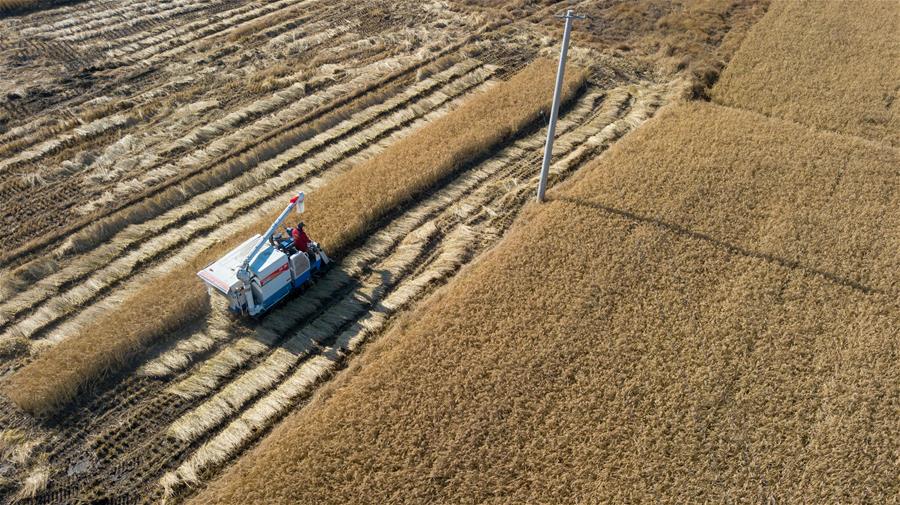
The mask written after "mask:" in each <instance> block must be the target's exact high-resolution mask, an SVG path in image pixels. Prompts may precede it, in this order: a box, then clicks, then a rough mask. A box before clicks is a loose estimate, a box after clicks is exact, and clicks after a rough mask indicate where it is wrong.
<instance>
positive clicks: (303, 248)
mask: <svg viewBox="0 0 900 505" xmlns="http://www.w3.org/2000/svg"><path fill="white" fill-rule="evenodd" d="M291 238H293V239H294V247H296V248H297V250H298V251H300V252H309V251H308V249H309V235H307V234H306V230H304V229H303V221H300V222H299V223H297V227H296V228H294V230H293V231H292V232H291Z"/></svg>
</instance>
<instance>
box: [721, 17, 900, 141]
mask: <svg viewBox="0 0 900 505" xmlns="http://www.w3.org/2000/svg"><path fill="white" fill-rule="evenodd" d="M898 63H900V7H898V5H897V2H891V1H888V2H885V1H882V0H859V1H852V2H851V1H845V0H835V1H830V2H817V1H815V0H811V1H791V2H778V3H776V4H775V5H774V6H773V7H772V9H771V10H770V11H769V12H768V14H767V15H766V16H765V17H764V18H763V19H762V20H761V21H760V22H759V24H757V25H756V26H755V27H754V29H753V30H751V31H750V33H749V34H748V35H747V40H746V43H745V44H744V45H743V46H742V47H741V49H740V51H738V53H737V55H736V56H735V57H734V59H733V61H732V63H731V65H729V67H728V69H727V70H726V71H725V72H724V73H723V75H722V79H721V81H719V82H718V83H717V84H716V86H715V89H714V90H713V97H714V99H715V100H716V101H717V102H719V103H723V104H726V105H730V106H733V107H740V108H744V109H749V110H755V111H757V112H761V113H763V114H766V115H769V116H776V117H781V118H785V119H790V120H791V121H797V122H799V123H803V124H806V125H810V126H813V127H816V128H821V129H826V130H832V131H837V132H841V133H847V134H851V135H859V136H861V137H865V138H868V139H871V140H877V141H882V142H888V143H890V144H892V145H894V146H895V147H900V133H898V132H900V114H898V113H897V107H898V105H897V102H898V99H900V86H898V82H900V64H898Z"/></svg>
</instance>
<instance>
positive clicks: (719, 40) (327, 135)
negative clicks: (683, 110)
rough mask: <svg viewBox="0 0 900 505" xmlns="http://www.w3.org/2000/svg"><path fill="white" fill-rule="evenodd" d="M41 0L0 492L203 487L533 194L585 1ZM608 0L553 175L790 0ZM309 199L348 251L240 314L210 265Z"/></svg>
mask: <svg viewBox="0 0 900 505" xmlns="http://www.w3.org/2000/svg"><path fill="white" fill-rule="evenodd" d="M21 3H22V5H19V3H18V2H7V3H6V4H3V5H0V197H2V198H0V202H2V203H0V218H2V222H3V226H2V227H0V240H2V242H3V244H4V246H5V247H4V248H3V250H2V251H0V364H2V366H0V453H2V455H3V462H2V464H0V503H3V504H6V503H9V504H12V503H31V504H68V503H162V502H165V503H184V502H187V501H189V500H200V501H203V500H205V498H204V497H203V496H206V495H198V493H200V492H202V490H203V489H205V488H206V487H207V486H209V485H210V483H211V482H214V481H216V479H217V478H218V477H219V476H221V475H223V474H225V472H227V471H229V470H228V469H229V468H232V467H233V465H234V464H235V462H236V461H238V460H240V459H241V458H242V456H244V455H245V454H248V453H249V451H252V450H253V449H254V447H257V446H260V444H265V443H266V442H265V440H267V439H268V438H269V436H268V435H269V433H270V432H272V431H273V430H279V429H281V427H282V426H283V425H287V424H290V423H293V419H294V417H295V416H296V415H298V414H299V413H304V415H305V412H306V411H307V410H309V409H310V408H312V407H313V406H314V405H315V402H317V401H320V400H318V398H319V397H320V396H321V393H320V392H322V391H325V392H328V391H331V390H332V388H333V386H332V383H333V382H335V381H338V382H340V381H343V380H346V379H344V377H345V376H347V375H355V372H354V370H355V369H356V367H357V363H358V361H359V360H362V359H370V358H367V356H369V354H370V353H371V352H379V351H378V348H379V347H378V346H379V345H380V344H379V343H380V342H381V341H382V340H383V339H384V338H385V337H388V336H389V335H390V334H392V332H393V331H396V328H397V327H399V326H404V325H406V324H407V321H409V318H410V317H411V314H413V313H418V312H417V311H418V310H419V309H418V307H419V306H420V305H422V304H424V305H425V306H428V304H429V303H432V302H426V300H429V299H431V298H433V296H434V294H435V292H439V291H441V289H442V286H444V285H445V284H455V282H456V281H455V279H456V278H457V277H459V276H460V273H461V272H466V271H468V270H470V269H471V265H472V264H473V263H480V262H481V261H482V260H481V258H484V257H490V256H491V255H492V254H493V253H492V251H493V250H495V246H498V244H503V243H505V242H506V235H507V231H508V230H510V229H511V228H512V227H515V226H517V225H516V224H515V223H517V222H518V221H520V212H521V210H522V209H523V208H525V207H526V203H527V202H528V201H529V200H530V199H532V198H533V195H534V188H535V186H536V175H537V169H538V167H539V166H540V162H541V157H542V149H543V146H544V141H545V136H546V130H545V127H546V119H547V114H548V112H549V104H550V93H551V90H552V85H553V78H554V72H555V65H556V59H555V58H556V56H557V54H558V42H559V35H560V30H559V28H560V27H559V25H558V24H555V25H554V24H552V23H548V22H547V19H553V17H552V16H553V15H554V14H556V13H558V12H559V11H560V10H562V9H563V8H564V7H565V5H567V4H565V3H564V2H542V3H522V2H486V3H482V2H448V1H442V0H437V1H429V2H392V1H391V2H389V1H386V0H366V2H343V1H339V2H323V1H321V0H278V1H262V0H225V1H220V2H212V1H205V0H203V1H197V2H174V1H148V0H126V1H122V2H111V1H109V0H84V1H73V2H70V1H65V2H52V1H42V2H21ZM26 3H27V5H24V4H26ZM12 4H16V5H12ZM613 4H619V5H618V6H616V5H613ZM726 4H727V5H726ZM577 7H578V8H583V9H584V10H585V11H590V12H591V13H592V14H596V12H595V11H594V9H595V7H596V6H594V5H593V4H590V3H588V2H582V4H580V5H579V6H577ZM607 7H608V8H609V9H612V10H610V11H604V12H603V15H604V16H606V15H611V17H610V22H612V23H613V25H608V24H602V25H601V24H599V23H596V22H594V21H590V22H588V21H586V22H584V24H582V25H580V27H579V28H577V29H576V36H575V38H574V39H573V45H572V47H571V48H570V62H569V67H568V72H567V82H566V86H565V87H564V91H565V97H564V104H563V107H562V109H561V113H560V120H559V124H558V127H557V131H556V139H555V149H554V157H553V160H552V164H551V175H550V183H551V187H555V186H557V185H559V184H562V183H563V182H564V181H566V180H567V179H569V178H570V177H573V176H576V175H577V174H579V173H581V172H582V171H583V170H584V169H585V167H586V166H587V165H588V164H589V163H590V161H591V160H592V159H594V158H596V157H598V156H600V155H601V154H602V153H604V152H606V151H607V150H608V149H614V148H615V146H617V145H618V144H619V143H620V139H622V138H623V137H626V136H628V135H629V132H631V131H633V130H640V129H641V128H642V125H643V124H644V123H645V122H646V121H648V120H650V119H651V118H653V117H654V116H655V115H656V114H657V111H659V110H660V109H661V108H663V107H665V106H666V105H667V104H670V103H675V102H679V101H682V100H685V99H687V98H690V97H697V96H705V95H707V94H708V92H709V88H710V86H711V85H712V84H713V82H714V80H715V79H713V78H710V77H709V75H708V73H705V70H703V69H705V68H707V67H709V68H713V67H714V68H717V69H721V67H722V66H723V65H724V63H725V62H727V61H728V59H729V58H730V55H731V54H732V53H733V47H732V46H734V44H735V43H734V42H733V41H739V40H743V34H744V33H745V32H746V31H747V30H748V29H749V27H750V25H752V22H753V21H754V20H755V19H757V18H759V17H761V16H762V15H763V14H764V12H765V10H766V7H767V3H765V2H758V3H753V2H723V3H721V4H709V5H706V6H701V7H698V8H696V9H695V8H690V9H685V8H684V6H683V5H681V4H679V3H666V2H647V5H646V6H645V7H642V9H644V10H642V11H634V12H632V11H631V10H630V9H631V7H629V5H628V3H627V2H613V3H612V4H611V5H609V6H607ZM620 11H621V12H620ZM612 14H615V15H612ZM638 18H642V19H643V18H647V20H645V21H643V22H641V23H638V24H635V23H634V21H635V19H638ZM651 18H652V21H650V19H651ZM712 18H715V22H709V21H710V19H712ZM660 20H665V21H660ZM615 23H618V25H616V24H615ZM694 23H696V29H693V31H692V32H691V33H692V35H691V36H692V37H696V39H690V40H687V39H685V40H682V41H681V42H679V43H674V42H673V43H671V44H670V45H668V46H666V47H665V48H663V49H661V48H659V47H655V46H654V44H656V42H653V41H655V40H657V38H658V39H659V40H669V41H672V36H673V35H672V33H673V30H674V31H677V30H678V29H680V28H677V29H673V28H672V27H673V26H677V27H684V26H695V25H694ZM611 26H612V27H614V26H618V30H619V31H617V32H616V31H615V30H613V28H611ZM609 30H613V32H614V33H613V32H610V31H609ZM701 32H702V33H704V34H706V35H705V36H704V37H705V39H704V40H703V41H702V43H700V42H697V41H698V40H700V39H699V37H700V35H699V34H700V33H701ZM613 39H614V40H613ZM626 46H627V47H628V48H629V49H625V47H626ZM676 60H677V61H682V60H683V61H696V62H698V63H692V64H683V65H680V64H678V63H677V62H676ZM673 62H675V63H673ZM701 63H702V64H701ZM297 191H304V192H306V194H307V199H308V200H307V211H306V214H305V215H304V217H303V219H304V220H305V221H306V222H307V226H308V230H309V233H310V235H311V236H312V238H313V239H314V240H317V241H319V242H320V243H321V244H323V245H324V246H325V248H326V250H327V251H328V252H329V254H330V255H331V256H332V258H333V259H334V263H333V264H332V265H331V267H330V268H329V269H327V270H326V271H325V272H323V274H322V276H321V277H320V278H318V279H316V281H315V282H314V283H313V284H311V285H310V286H309V287H308V288H307V289H306V290H305V291H304V292H303V293H301V294H300V295H297V296H292V297H289V298H288V299H287V300H285V301H284V302H283V303H282V304H280V305H279V306H277V307H276V308H274V309H273V310H272V311H271V312H270V313H269V314H267V315H266V316H265V317H263V318H262V319H260V320H258V321H252V320H243V319H240V318H236V317H234V316H232V315H231V314H229V313H228V312H227V311H226V310H225V308H224V307H223V306H222V304H221V303H220V302H221V301H220V300H219V299H217V298H213V299H210V298H209V297H208V296H207V293H206V292H205V290H204V286H203V284H202V283H201V282H200V280H199V279H197V278H196V276H195V275H194V274H195V272H196V271H197V270H199V269H200V268H202V267H203V266H205V265H206V264H207V263H209V262H210V261H211V260H214V259H216V258H218V257H219V256H221V255H222V254H223V253H224V252H227V251H228V250H230V249H231V248H232V247H233V246H234V245H235V244H238V243H241V242H243V240H244V239H245V238H246V236H247V235H248V234H251V233H257V232H261V231H262V229H264V228H265V227H267V225H268V224H269V223H270V221H271V220H272V219H273V217H274V216H275V215H277V214H278V212H279V211H280V210H281V209H282V208H283V206H284V203H285V201H286V199H287V198H289V197H290V196H291V195H294V194H296V192H297ZM786 233H787V231H786ZM498 247H499V246H498ZM846 247H851V245H849V244H848V245H847V246H846ZM826 266H827V265H826ZM826 266H822V267H821V268H826ZM860 282H862V281H860ZM438 296H440V295H438ZM370 344H371V345H370ZM328 394H330V393H328ZM313 398H316V400H313ZM311 401H312V402H313V403H312V404H310V402H311ZM216 486H217V485H216ZM213 488H215V486H214V487H213Z"/></svg>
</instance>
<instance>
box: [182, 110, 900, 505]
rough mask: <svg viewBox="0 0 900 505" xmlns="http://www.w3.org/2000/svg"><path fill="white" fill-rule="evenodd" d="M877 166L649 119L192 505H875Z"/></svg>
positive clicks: (876, 152)
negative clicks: (475, 504)
mask: <svg viewBox="0 0 900 505" xmlns="http://www.w3.org/2000/svg"><path fill="white" fill-rule="evenodd" d="M897 159H898V152H897V150H895V149H891V148H888V147H885V146H880V145H876V144H873V143H870V142H866V141H862V140H859V139H856V138H848V137H844V136H840V135H836V134H831V133H814V132H811V131H810V130H808V129H806V128H804V127H801V126H798V125H794V124H790V123H787V122H783V121H781V120H774V119H768V118H764V117H762V116H758V115H756V114H754V113H750V112H745V111H737V110H731V109H725V108H722V107H718V106H714V105H709V104H689V105H684V106H681V107H679V108H674V109H669V110H667V111H666V112H664V113H662V114H660V115H659V116H657V118H656V119H654V120H651V121H650V122H648V123H647V124H646V125H645V126H644V127H643V128H642V129H639V130H637V131H635V132H634V133H632V134H631V135H630V136H628V137H625V138H624V139H623V140H621V141H620V142H619V143H618V144H616V146H614V147H613V148H612V149H611V150H610V151H609V152H608V154H607V155H605V156H603V157H602V158H600V161H599V163H597V164H596V165H594V166H593V167H592V168H588V169H584V170H583V171H582V173H581V174H580V176H579V177H578V179H576V180H574V181H572V182H571V183H570V184H569V185H568V186H567V187H566V188H564V189H562V190H560V191H556V192H553V193H551V199H550V203H549V204H547V205H544V206H541V207H539V208H531V209H530V210H529V211H527V212H526V215H525V216H523V219H522V221H521V222H520V223H519V224H518V226H517V227H516V228H515V229H514V230H513V231H512V232H510V235H509V236H508V237H507V238H506V239H505V240H504V242H502V243H501V244H500V245H499V246H497V247H496V248H495V249H494V250H492V251H491V252H489V253H488V254H487V255H486V256H485V257H484V258H483V259H482V260H480V262H479V263H477V264H476V265H474V266H473V267H472V268H471V269H469V270H468V271H466V272H464V273H463V274H461V275H460V276H459V277H457V280H455V281H454V283H453V284H451V285H450V286H449V287H448V289H446V290H445V291H442V292H441V293H439V294H438V295H437V296H435V297H433V298H432V300H430V301H429V302H427V303H426V304H425V305H424V306H423V307H422V308H421V310H419V311H417V312H416V313H414V314H411V315H410V316H409V317H408V318H406V320H405V321H402V322H401V323H400V324H398V325H396V327H395V328H394V329H393V330H392V331H391V332H389V333H388V334H387V335H386V336H385V337H383V338H382V339H381V340H380V341H379V342H377V343H375V344H374V345H373V346H371V347H369V349H368V350H367V351H366V353H365V354H363V355H362V356H360V358H359V359H358V361H357V362H356V363H351V365H350V367H349V369H348V370H347V372H346V373H344V374H343V375H342V376H340V377H338V378H337V379H336V380H335V381H334V382H333V383H332V384H329V385H326V386H325V387H324V389H323V390H322V391H321V392H320V393H319V394H318V395H317V396H316V397H315V398H314V399H313V400H312V402H311V404H310V405H309V406H307V407H306V408H304V409H303V410H301V411H299V412H297V413H295V414H293V415H292V416H291V417H288V418H287V419H286V420H285V421H283V422H282V423H281V424H280V425H279V426H278V427H277V428H275V431H274V432H273V433H272V434H271V435H270V436H269V437H268V438H267V439H265V440H264V441H263V442H262V443H261V444H260V445H259V446H258V447H257V448H256V449H254V450H252V451H251V452H249V453H247V454H246V455H245V456H244V457H242V458H241V459H240V460H239V461H238V463H237V464H236V465H235V466H233V467H232V468H231V469H230V470H228V471H227V472H226V473H225V474H224V475H222V476H221V477H220V478H219V479H218V480H217V481H215V482H214V483H212V484H211V485H210V486H209V487H207V488H206V490H205V492H203V493H202V494H201V495H200V496H198V497H197V498H196V499H195V500H194V502H192V503H204V504H222V503H267V504H279V503H323V504H324V503H372V502H379V501H383V502H389V503H398V502H414V503H462V502H478V503H483V502H491V503H494V502H504V503H525V502H528V503H532V502H533V503H578V502H597V503H606V502H610V503H701V502H702V503H708V502H736V501H754V502H755V501H760V502H767V501H768V502H787V503H791V502H801V503H807V502H812V503H837V502H855V501H859V502H871V503H886V502H889V501H890V500H891V499H892V497H896V496H897V495H898V492H900V489H898V482H897V479H896V461H895V460H896V449H897V447H900V430H898V429H897V426H898V425H900V423H898V418H897V405H898V403H900V388H898V384H900V366H898V363H900V361H898V356H900V347H898V346H900V343H898V341H897V338H896V328H898V327H900V306H898V304H897V286H898V281H900V278H898V272H900V269H898V268H897V265H898V253H897V251H898V247H897V245H898V244H900V237H898V235H897V233H898V231H897V230H900V226H898V225H900V201H898V199H900V192H898V191H896V190H897V189H898V185H900V174H898V172H897V170H896V167H897ZM536 237H538V238H536ZM878 290H881V291H878ZM297 475H303V476H304V478H303V482H302V483H301V484H300V485H298V483H297V479H296V476H297Z"/></svg>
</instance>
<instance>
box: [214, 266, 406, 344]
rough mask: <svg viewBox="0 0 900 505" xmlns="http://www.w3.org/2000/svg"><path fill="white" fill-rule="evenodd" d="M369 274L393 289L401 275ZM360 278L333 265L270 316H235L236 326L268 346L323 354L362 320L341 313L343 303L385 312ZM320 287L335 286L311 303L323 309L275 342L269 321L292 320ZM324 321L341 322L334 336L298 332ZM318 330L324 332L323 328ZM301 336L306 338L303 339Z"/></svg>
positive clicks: (384, 271) (298, 321)
mask: <svg viewBox="0 0 900 505" xmlns="http://www.w3.org/2000/svg"><path fill="white" fill-rule="evenodd" d="M369 274H371V275H376V276H378V278H379V281H380V283H381V286H393V285H394V284H395V283H396V282H397V281H398V279H397V277H398V276H397V275H396V274H395V273H394V272H391V271H390V270H387V269H374V270H371V271H369ZM400 277H402V276H400ZM359 278H360V276H359V275H356V276H354V275H352V274H350V273H348V272H346V271H344V270H343V269H341V267H340V265H339V264H337V265H334V266H331V267H329V268H328V270H327V271H326V272H325V273H324V275H323V276H322V277H321V278H320V279H318V280H317V281H316V283H315V284H314V285H312V286H308V287H307V288H306V289H304V290H302V291H300V292H298V293H296V294H294V295H292V296H290V297H288V298H287V299H286V300H284V301H283V302H281V303H279V305H278V306H277V307H275V308H274V309H273V310H272V311H271V312H270V313H269V314H267V315H265V316H263V317H262V318H260V319H258V320H254V319H246V318H239V317H234V318H233V319H232V321H233V324H234V325H235V326H236V327H240V328H242V329H243V331H244V332H245V335H248V336H251V337H253V338H256V339H257V340H259V341H260V342H262V343H264V344H265V345H266V346H268V347H271V348H274V347H281V348H282V349H284V350H285V351H288V352H291V353H293V354H294V355H298V356H300V355H303V356H312V355H316V354H318V353H320V352H322V351H323V349H325V348H328V347H330V346H333V345H334V344H335V341H336V340H337V337H338V336H339V335H340V334H341V332H342V331H343V330H344V329H346V328H347V327H349V326H350V325H352V324H353V323H354V322H356V320H357V319H359V315H358V314H353V313H342V312H341V302H342V301H344V300H347V299H349V298H351V297H352V298H356V299H357V300H359V301H360V302H361V303H362V304H364V306H365V307H366V308H367V310H383V306H382V305H381V302H382V300H383V296H379V295H377V294H370V293H367V292H366V291H367V290H364V289H363V287H364V285H363V284H362V282H360V280H359ZM316 284H323V285H324V286H328V285H332V286H335V287H334V288H332V289H329V288H327V287H326V288H325V289H326V290H327V291H328V292H329V294H328V295H327V296H326V297H324V298H321V299H316V300H309V302H310V303H316V304H318V305H319V308H318V309H317V310H315V311H314V312H312V313H311V314H310V315H309V316H308V317H304V318H300V319H296V320H294V322H293V323H291V324H290V325H289V327H288V329H286V330H282V331H279V332H278V334H277V337H275V339H274V340H273V335H272V333H271V331H266V330H264V328H265V327H266V324H265V322H266V319H267V318H271V317H274V318H279V317H285V318H287V319H292V316H291V315H290V311H292V310H298V309H300V304H303V303H305V300H304V296H308V295H311V293H310V290H311V289H313V288H314V286H315V285H316ZM338 286H341V287H338ZM382 294H383V293H382ZM320 318H324V319H326V320H327V319H332V320H334V319H337V320H339V321H340V322H339V323H338V324H335V325H334V331H332V332H330V334H327V335H321V334H320V335H319V336H318V338H316V337H314V336H313V335H314V334H316V333H317V332H313V333H311V334H308V335H304V334H302V333H298V330H301V329H302V328H304V327H308V326H310V325H315V323H316V322H317V321H318V320H320ZM332 322H333V321H332ZM318 329H319V330H320V329H321V327H319V328H318ZM260 330H263V331H260ZM289 335H294V337H293V338H292V337H290V336H289ZM301 335H303V336H302V337H301Z"/></svg>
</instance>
